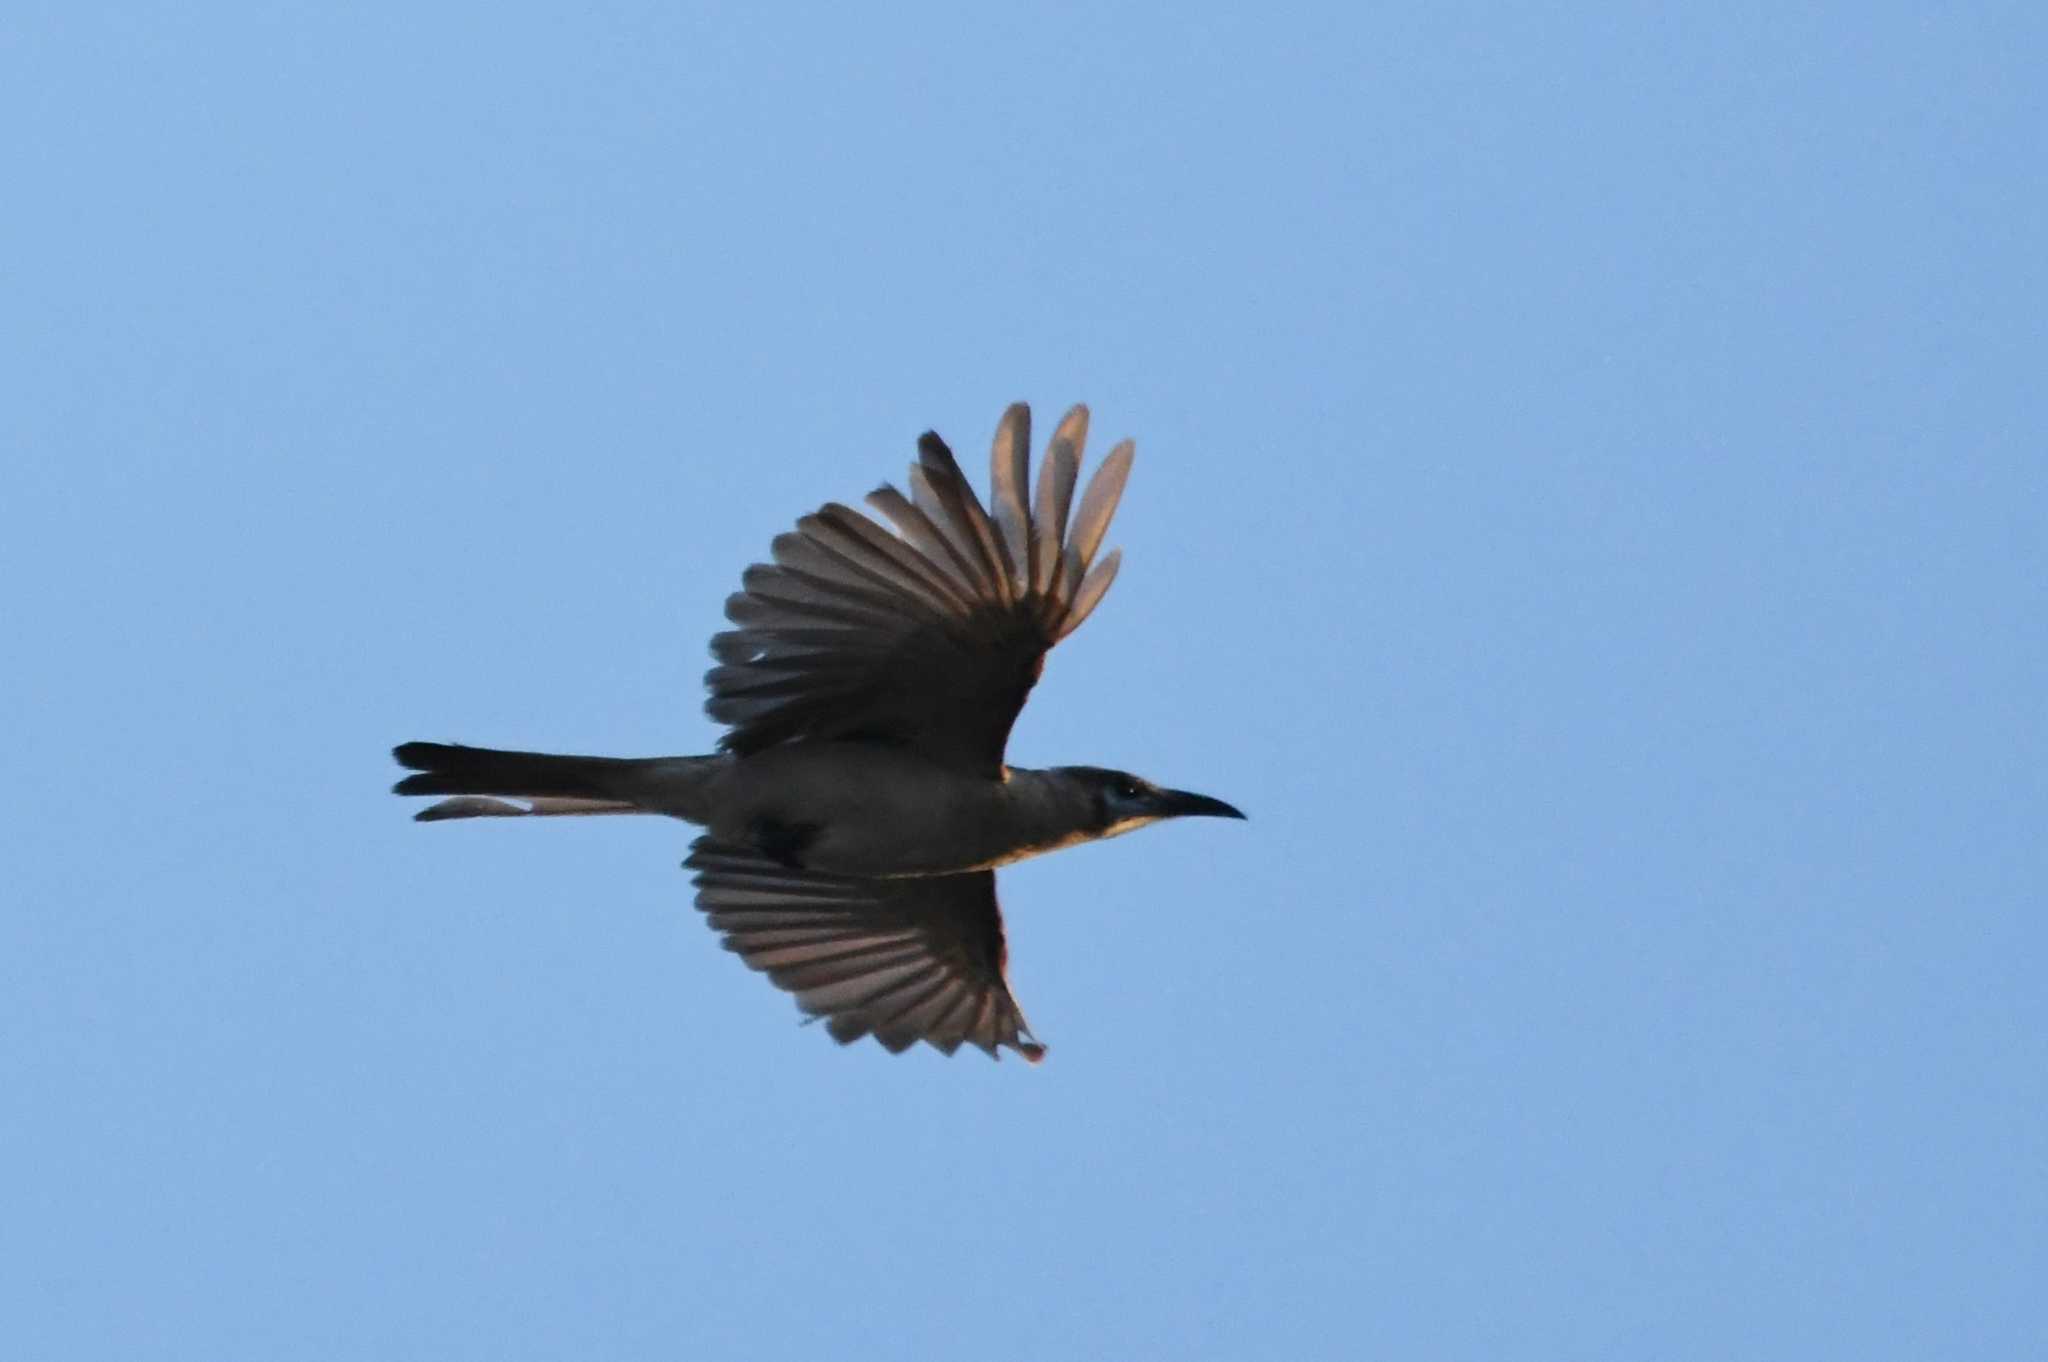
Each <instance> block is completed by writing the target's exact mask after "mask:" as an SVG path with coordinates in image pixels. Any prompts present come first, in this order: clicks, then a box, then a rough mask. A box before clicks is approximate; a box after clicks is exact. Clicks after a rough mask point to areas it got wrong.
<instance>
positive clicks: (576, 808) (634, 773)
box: [391, 742, 651, 822]
mask: <svg viewBox="0 0 2048 1362" xmlns="http://www.w3.org/2000/svg"><path fill="white" fill-rule="evenodd" d="M391 755H392V756H394V757H396V758H397V759H398V764H399V765H401V766H405V767H410V768H411V769H412V770H413V771H414V773H415V774H413V775H409V776H407V777H406V778H405V779H403V780H401V781H399V782H398V783H397V784H396V785H394V786H392V787H391V789H392V792H393V793H394V794H402V795H455V796H459V797H458V798H454V799H447V800H443V801H442V802H441V803H439V804H436V805H434V806H432V807H431V808H427V809H422V810H421V811H420V812H419V813H417V814H415V815H414V817H415V818H418V819H419V820H420V821H422V822H436V821H438V820H441V819H445V818H480V817H499V818H502V817H511V816H517V815H549V814H595V813H639V812H642V811H643V810H642V809H641V807H640V806H639V804H638V803H637V802H636V801H635V800H634V799H633V798H632V797H631V796H632V794H633V793H634V788H635V785H636V783H637V781H636V777H638V776H639V775H640V774H641V773H642V772H643V771H644V770H645V769H646V767H647V766H648V765H649V763H648V762H647V761H645V760H643V759H639V758H631V757H565V756H554V755H551V754H549V753H545V752H502V751H498V750H497V749H494V748H489V747H464V746H462V745H460V744H458V743H438V742H409V743H403V744H401V745H400V746H398V747H395V748H393V749H392V752H391ZM488 796H503V797H509V798H512V799H518V800H521V801H522V802H523V804H524V805H525V807H521V805H519V804H510V803H506V802H505V799H504V798H489V797H488ZM650 812H651V810H650Z"/></svg>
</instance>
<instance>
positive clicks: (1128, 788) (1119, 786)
mask: <svg viewBox="0 0 2048 1362" xmlns="http://www.w3.org/2000/svg"><path fill="white" fill-rule="evenodd" d="M1116 794H1117V798H1119V799H1136V798H1137V797H1138V782H1137V781H1135V780H1130V779H1128V778H1127V779H1124V780H1119V781H1118V782H1117V783H1116Z"/></svg>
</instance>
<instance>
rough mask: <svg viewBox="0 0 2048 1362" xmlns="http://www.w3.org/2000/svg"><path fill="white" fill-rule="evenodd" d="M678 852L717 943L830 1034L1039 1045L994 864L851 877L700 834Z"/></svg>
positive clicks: (1029, 1055) (886, 1040)
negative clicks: (960, 870) (1010, 952)
mask: <svg viewBox="0 0 2048 1362" xmlns="http://www.w3.org/2000/svg"><path fill="white" fill-rule="evenodd" d="M683 864H684V866H685V867H687V868H688V869H691V870H694V871H696V872H697V874H696V885H697V906H698V907H699V908H700V909H702V910H703V911H704V913H705V915H706V917H707V918H708V919H709V920H710V923H711V925H712V927H713V928H715V929H716V930H717V931H718V932H719V933H720V935H722V936H723V937H724V939H725V948H726V949H727V950H729V951H734V952H737V953H738V954H739V956H740V958H741V959H743V960H745V961H746V962H747V964H749V965H751V966H752V967H753V968H755V969H757V970H761V971H763V972H764V973H766V974H767V976H768V977H769V979H771V980H772V981H773V982H774V983H775V985H776V987H778V988H781V989H784V990H787V991H788V992H790V993H793V994H795V995H796V1001H797V1006H799V1007H801V1008H802V1009H803V1010H804V1011H805V1012H808V1013H809V1014H810V1015H812V1016H813V1017H822V1018H824V1019H825V1029H826V1030H828V1031H830V1032H831V1033H832V1038H833V1039H834V1040H836V1041H838V1042H839V1043H840V1044H842V1045H845V1044H849V1043H851V1042H853V1041H856V1040H859V1039H860V1038H861V1037H862V1036H867V1035H872V1036H873V1037H874V1038H875V1039H876V1040H879V1041H880V1042H881V1043H882V1044H883V1045H885V1046H887V1047H888V1049H889V1050H890V1051H891V1052H892V1053H897V1054H900V1053H902V1052H903V1051H904V1050H907V1049H909V1048H910V1047H911V1046H913V1045H915V1044H916V1043H917V1042H918V1041H920V1040H924V1041H929V1042H931V1043H932V1044H933V1045H935V1046H937V1047H938V1048H939V1049H941V1050H944V1051H945V1052H946V1053H947V1054H949V1055H950V1054H952V1053H953V1052H954V1051H955V1050H957V1049H959V1048H960V1045H961V1044H962V1042H965V1043H967V1044H971V1045H978V1046H980V1047H981V1048H982V1049H983V1050H986V1051H987V1052H988V1053H989V1054H990V1055H995V1053H996V1047H998V1046H1008V1047H1009V1048H1010V1049H1012V1050H1015V1051H1016V1052H1017V1053H1019V1054H1021V1055H1023V1056H1024V1057H1025V1058H1026V1059H1028V1060H1031V1061H1033V1062H1034V1063H1035V1062H1036V1061H1038V1060H1039V1059H1041V1058H1043V1057H1044V1055H1045V1047H1044V1046H1043V1045H1040V1044H1039V1043H1038V1041H1037V1040H1036V1039H1034V1038H1033V1037H1032V1035H1031V1028H1030V1026H1029V1025H1028V1024H1027V1023H1026V1022H1025V1020H1024V1014H1023V1013H1022V1012H1021V1011H1019V1010H1018V1008H1017V1000H1016V999H1014V998H1012V997H1011V996H1010V988H1009V984H1008V983H1007V982H1005V979H1004V975H1003V966H1004V961H1005V959H1006V952H1005V949H1004V945H1003V920H1002V914H1001V913H1000V912H999V911H998V910H997V908H996V877H995V872H994V871H992V870H976V871H970V872H969V873H967V874H964V875H932V876H920V877H917V878H906V879H886V880H867V879H855V878H851V877H849V876H845V875H823V874H819V873H817V872H815V871H810V870H793V869H790V868H789V867H787V866H783V865H779V864H777V863H776V862H774V861H771V860H768V859H767V858H765V857H763V856H762V855H760V853H758V852H756V851H753V850H751V849H750V848H747V847H740V846H733V845H731V844H729V843H723V842H719V841H717V840H715V839H713V838H710V837H700V838H698V839H697V841H696V842H695V843H694V844H692V846H691V848H690V857H689V859H688V860H686V861H684V862H683Z"/></svg>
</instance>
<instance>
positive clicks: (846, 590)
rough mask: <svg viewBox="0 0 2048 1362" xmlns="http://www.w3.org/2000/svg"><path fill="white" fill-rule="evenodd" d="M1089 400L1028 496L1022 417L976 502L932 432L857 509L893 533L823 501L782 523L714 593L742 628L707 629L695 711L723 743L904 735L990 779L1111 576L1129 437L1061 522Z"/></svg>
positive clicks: (1024, 410)
mask: <svg viewBox="0 0 2048 1362" xmlns="http://www.w3.org/2000/svg"><path fill="white" fill-rule="evenodd" d="M1087 434H1088V409H1087V408H1086V407H1078V406H1077V407H1075V408H1074V409H1073V410H1071V411H1069V412H1068V413H1067V414H1066V416H1065V418H1064V419H1062V420H1061V422H1060V424H1059V429H1058V430H1056V431H1055V432H1054V433H1053V437H1052V441H1051V443H1050V444H1049V445H1048V447H1047V449H1046V452H1045V460H1044V463H1043V465H1042V466H1041V468H1040V469H1039V474H1038V486H1037V493H1036V496H1035V498H1033V499H1030V500H1027V497H1026V492H1025V489H1026V486H1027V485H1028V483H1029V480H1030V470H1029V461H1030V445H1031V412H1030V409H1029V408H1028V407H1026V406H1025V405H1024V404H1022V403H1018V404H1017V405H1015V406H1013V407H1011V408H1010V409H1009V410H1008V411H1006V412H1004V413H1003V419H1002V421H1001V423H1000V424H998V426H997V427H996V438H995V448H994V451H993V453H992V455H991V460H990V461H991V464H992V466H993V470H994V473H993V483H994V486H993V490H992V501H993V503H994V514H993V515H991V514H990V513H989V511H987V510H985V509H983V507H982V504H981V502H980V500H979V499H977V498H976V496H975V495H974V489H973V488H972V487H970V486H969V485H968V482H967V479H966V477H965V476H964V475H963V474H962V473H961V471H960V467H959V465H958V464H957V463H955V462H954V461H953V455H952V452H951V451H950V450H948V449H947V448H946V446H945V443H944V442H943V441H941V440H940V439H939V437H938V436H936V435H933V434H929V433H927V434H926V435H925V436H924V437H923V438H922V439H920V440H919V441H918V446H917V462H916V463H915V464H913V465H911V468H910V495H909V496H907V497H906V496H904V495H903V494H902V493H901V492H899V491H897V490H896V489H895V488H894V487H891V486H888V485H887V484H884V485H883V486H882V487H880V488H879V489H877V490H876V491H875V492H873V493H871V494H870V495H869V497H868V504H869V505H871V506H873V507H874V508H875V509H876V510H878V511H880V512H881V513H882V515H883V516H885V517H887V518H888V521H889V522H890V524H891V525H893V526H894V528H895V531H896V533H894V534H892V533H890V532H889V531H888V530H887V529H885V528H883V527H882V526H881V525H879V524H878V523H876V522H875V521H874V520H871V519H869V518H868V517H867V516H865V515H862V514H860V513H859V512H857V511H855V510H853V509H852V508H850V507H847V506H843V505H840V504H839V503H837V502H834V503H832V504H830V505H827V506H825V507H823V508H821V509H820V510H819V511H818V512H817V513H816V514H814V515H808V516H805V517H804V518H803V519H802V520H799V521H798V522H797V526H796V529H795V530H793V531H791V532H790V533H788V534H783V535H778V536H777V537H776V539H775V543H774V550H773V551H774V558H775V561H774V562H773V563H763V564H756V565H755V566H753V567H751V568H748V569H747V572H746V575H745V577H744V578H742V585H743V588H744V589H743V590H741V591H739V592H737V593H735V594H734V595H733V596H731V597H730V598H728V599H727V601H726V603H725V613H726V616H727V617H728V618H729V619H731V620H732V622H733V623H734V624H735V625H737V626H738V627H737V628H735V629H732V630H728V631H727V632H725V633H721V634H719V635H717V636H716V637H714V638H713V639H712V640H711V651H712V654H713V656H715V657H716V658H717V659H718V662H719V665H718V666H716V667H713V668H712V669H711V671H710V672H709V673H707V674H706V676H705V678H704V679H705V684H706V685H707V686H708V687H709V688H710V691H711V698H710V699H709V700H708V701H707V702H706V703H705V709H706V710H707V712H709V713H710V715H711V717H712V718H713V719H716V720H718V721H719V722H721V723H725V724H730V725H731V726H732V727H731V731H730V732H729V733H727V734H726V735H725V737H724V739H723V740H722V742H721V744H720V745H721V746H722V747H723V748H724V749H725V750H727V751H731V752H740V753H747V752H758V751H760V750H761V749H763V748H766V747H772V746H774V745H775V744H777V743H782V742H788V741H790V740H792V739H796V738H861V739H872V740H876V741H882V742H890V743H897V744H901V745H903V746H907V747H910V748H913V749H915V750H918V751H920V752H922V753H923V754H925V755H927V756H929V757H931V758H932V759H934V760H936V761H941V762H946V763H950V764H953V765H956V766H959V767H962V768H964V769H968V770H974V771H978V772H982V773H985V774H987V775H990V776H995V775H997V774H999V773H1000V772H1001V769H1002V764H1003V746H1004V744H1005V743H1006V742H1007V741H1008V740H1009V735H1010V727H1011V725H1012V724H1013V723H1015V722H1016V718H1017V711H1018V710H1020V709H1022V708H1023V707H1024V698H1025V697H1026V696H1027V695H1029V694H1030V692H1031V687H1032V685H1033V684H1034V683H1035V682H1036V681H1037V680H1038V674H1039V671H1040V669H1041V668H1042V667H1043V666H1044V662H1045V654H1046V652H1047V650H1048V649H1050V648H1051V647H1052V646H1053V645H1054V644H1055V643H1057V642H1059V641H1060V640H1061V639H1062V638H1065V637H1066V636H1067V635H1068V634H1070V633H1072V632H1073V631H1074V630H1075V629H1076V628H1078V627H1079V626H1080V624H1081V621H1082V620H1084V619H1086V618H1087V617H1088V614H1089V612H1090V611H1092V610H1093V609H1094V608H1095V606H1096V604H1097V603H1098V602H1099V601H1100V600H1101V599H1102V595H1103V593H1104V592H1105V591H1107V590H1108V589H1109V584H1110V581H1111V580H1112V579H1113V578H1114V577H1115V576H1116V569H1117V563H1118V561H1119V555H1118V554H1117V553H1116V552H1114V551H1112V552H1110V553H1109V554H1107V555H1105V556H1104V557H1103V558H1102V560H1101V561H1100V562H1097V561H1096V558H1095V552H1096V550H1097V549H1098V548H1099V547H1100V546H1101V544H1102V536H1103V533H1104V531H1106V530H1107V529H1108V528H1109V519H1110V516H1111V515H1112V514H1113V513H1114V512H1115V510H1116V504H1117V501H1118V499H1119V498H1120V497H1121V496H1122V495H1123V488H1124V480H1125V478H1126V477H1128V476H1129V474H1130V468H1131V455H1132V446H1131V442H1130V441H1128V440H1126V441H1124V442H1123V443H1121V444H1119V445H1117V446H1116V448H1114V449H1112V450H1111V451H1110V452H1109V456H1108V457H1107V458H1106V459H1104V460H1103V461H1102V466H1101V467H1100V468H1098V469H1097V470H1096V472H1095V476H1094V477H1093V478H1092V479H1091V480H1090V481H1089V484H1088V490H1087V492H1086V493H1084V494H1083V496H1082V497H1081V503H1080V506H1079V508H1078V509H1076V510H1074V514H1073V515H1072V517H1071V519H1070V518H1069V516H1068V512H1069V510H1070V509H1071V508H1072V507H1073V497H1074V483H1075V479H1076V476H1077V474H1078V472H1079V469H1080V462H1081V446H1082V443H1083V442H1084V441H1085V440H1086V438H1087Z"/></svg>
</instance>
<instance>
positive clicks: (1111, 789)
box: [1058, 766, 1244, 838]
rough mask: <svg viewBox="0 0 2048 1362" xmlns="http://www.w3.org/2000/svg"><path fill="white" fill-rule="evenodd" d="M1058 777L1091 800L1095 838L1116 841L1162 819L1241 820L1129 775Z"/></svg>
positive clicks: (1066, 769) (1211, 802) (1090, 769)
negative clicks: (1124, 834)
mask: <svg viewBox="0 0 2048 1362" xmlns="http://www.w3.org/2000/svg"><path fill="white" fill-rule="evenodd" d="M1058 772H1059V774H1060V775H1062V776H1064V777H1066V778H1067V779H1068V780H1071V781H1073V782H1074V783H1075V784H1077V785H1079V786H1080V787H1081V788H1083V789H1085V790H1086V791H1087V792H1088V794H1089V797H1090V798H1091V799H1092V800H1093V807H1094V813H1095V820H1094V825H1093V826H1092V827H1091V828H1090V829H1089V831H1090V832H1092V833H1093V834H1094V836H1096V837H1098V838H1100V837H1116V836H1120V835H1122V834H1123V833H1126V832H1129V831H1131V830H1132V829H1133V828H1142V827H1144V826H1145V825H1146V824H1148V823H1157V822H1159V821H1160V820H1161V819H1163V818H1191V817H1201V818H1242V817H1244V815H1243V814H1241V813H1239V812H1238V811H1237V810H1236V809H1234V808H1232V807H1231V806H1230V805H1228V804H1226V803H1224V802H1223V801H1222V800H1220V799H1211V798H1210V797H1209V796H1208V795H1198V794H1190V793H1189V792H1187V791H1186V790H1168V789H1164V788H1162V787H1160V786H1158V785H1154V784H1153V783H1152V782H1151V781H1149V780H1145V779H1142V778H1141V777H1138V776H1134V775H1132V774H1131V773H1130V772H1129V771H1112V770H1109V769H1108V768H1106V767H1102V766H1062V767H1059V768H1058Z"/></svg>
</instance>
